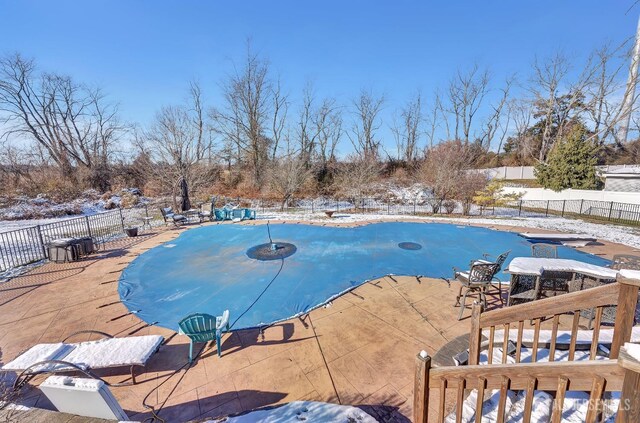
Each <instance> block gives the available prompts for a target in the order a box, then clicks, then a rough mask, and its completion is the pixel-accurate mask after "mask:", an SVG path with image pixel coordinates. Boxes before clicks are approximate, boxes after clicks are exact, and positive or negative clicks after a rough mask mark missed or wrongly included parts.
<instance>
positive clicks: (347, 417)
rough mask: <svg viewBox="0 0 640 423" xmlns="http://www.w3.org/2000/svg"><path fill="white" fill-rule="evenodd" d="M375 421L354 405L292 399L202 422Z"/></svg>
mask: <svg viewBox="0 0 640 423" xmlns="http://www.w3.org/2000/svg"><path fill="white" fill-rule="evenodd" d="M301 421H309V422H335V423H376V420H375V419H374V418H373V417H371V416H370V415H368V414H367V413H365V412H364V411H362V410H360V409H359V408H356V407H350V406H346V405H337V404H329V403H326V402H316V401H294V402H290V403H288V404H285V405H282V406H280V407H274V408H268V409H264V410H256V411H252V412H250V413H246V414H242V415H239V416H235V417H224V418H222V419H216V420H207V421H205V422H204V423H222V422H224V423H257V422H260V423H276V422H277V423H298V422H301Z"/></svg>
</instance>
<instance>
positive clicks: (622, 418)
mask: <svg viewBox="0 0 640 423" xmlns="http://www.w3.org/2000/svg"><path fill="white" fill-rule="evenodd" d="M618 364H619V365H620V366H621V367H622V368H623V369H624V370H625V371H624V381H623V382H622V392H621V393H620V405H619V406H618V415H617V417H616V423H631V422H638V421H640V395H638V394H637V393H638V391H640V362H638V360H636V359H634V358H633V357H631V355H629V354H628V353H627V352H626V351H625V350H624V349H623V350H622V351H620V356H619V357H618Z"/></svg>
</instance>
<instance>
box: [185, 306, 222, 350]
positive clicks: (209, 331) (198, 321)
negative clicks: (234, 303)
mask: <svg viewBox="0 0 640 423" xmlns="http://www.w3.org/2000/svg"><path fill="white" fill-rule="evenodd" d="M178 326H180V333H181V334H183V335H187V336H188V337H189V341H190V342H189V363H191V362H192V361H193V344H194V343H196V342H209V341H214V340H215V341H216V347H217V349H218V357H220V356H221V346H220V344H221V338H222V333H223V332H228V331H229V310H225V312H224V313H222V316H218V317H214V316H212V315H210V314H205V313H194V314H190V315H189V316H187V317H185V318H184V319H182V320H181V321H180V323H178Z"/></svg>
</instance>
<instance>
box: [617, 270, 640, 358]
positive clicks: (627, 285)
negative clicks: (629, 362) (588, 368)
mask: <svg viewBox="0 0 640 423" xmlns="http://www.w3.org/2000/svg"><path fill="white" fill-rule="evenodd" d="M618 286H619V288H620V292H619V294H618V309H617V310H616V321H615V326H614V328H613V339H612V340H611V351H610V353H609V358H610V359H612V360H613V359H616V358H618V354H619V353H620V348H621V347H622V346H623V345H624V343H625V342H629V340H630V339H631V330H632V328H633V320H634V316H635V311H636V304H637V302H638V287H639V286H640V281H638V280H632V279H627V278H622V277H618Z"/></svg>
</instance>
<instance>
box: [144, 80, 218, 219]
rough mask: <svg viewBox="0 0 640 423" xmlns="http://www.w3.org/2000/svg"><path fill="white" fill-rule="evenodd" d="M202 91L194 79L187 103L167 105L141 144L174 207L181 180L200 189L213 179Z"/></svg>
mask: <svg viewBox="0 0 640 423" xmlns="http://www.w3.org/2000/svg"><path fill="white" fill-rule="evenodd" d="M202 110H203V104H202V93H201V90H200V87H199V85H198V84H197V83H195V82H192V83H191V84H190V90H189V100H188V103H187V104H185V105H179V106H166V107H163V108H161V109H160V111H159V112H158V113H157V114H156V116H155V119H154V122H153V123H152V124H151V126H150V128H149V129H148V130H146V131H145V132H144V133H143V135H142V139H141V140H140V141H141V142H140V145H139V147H140V148H141V150H142V152H143V153H144V154H147V155H148V156H149V157H150V158H151V159H153V160H154V161H155V162H156V165H155V166H152V167H151V168H150V171H151V172H153V176H154V177H155V178H156V180H158V181H159V182H160V183H161V185H162V186H163V187H164V188H165V190H166V191H167V192H168V193H170V194H171V197H172V199H173V202H174V207H176V208H177V203H176V200H175V199H176V197H177V193H178V188H179V184H180V182H181V181H182V180H183V179H184V180H185V181H186V182H187V184H188V186H189V188H190V189H191V190H193V191H197V190H198V189H200V188H202V186H204V185H205V184H207V183H208V182H209V181H210V179H211V178H210V172H211V167H210V166H209V164H210V163H209V160H210V158H211V150H212V140H211V138H210V137H208V136H206V133H205V128H206V127H207V125H208V123H207V122H206V121H205V120H204V119H205V115H204V114H203V112H202Z"/></svg>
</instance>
